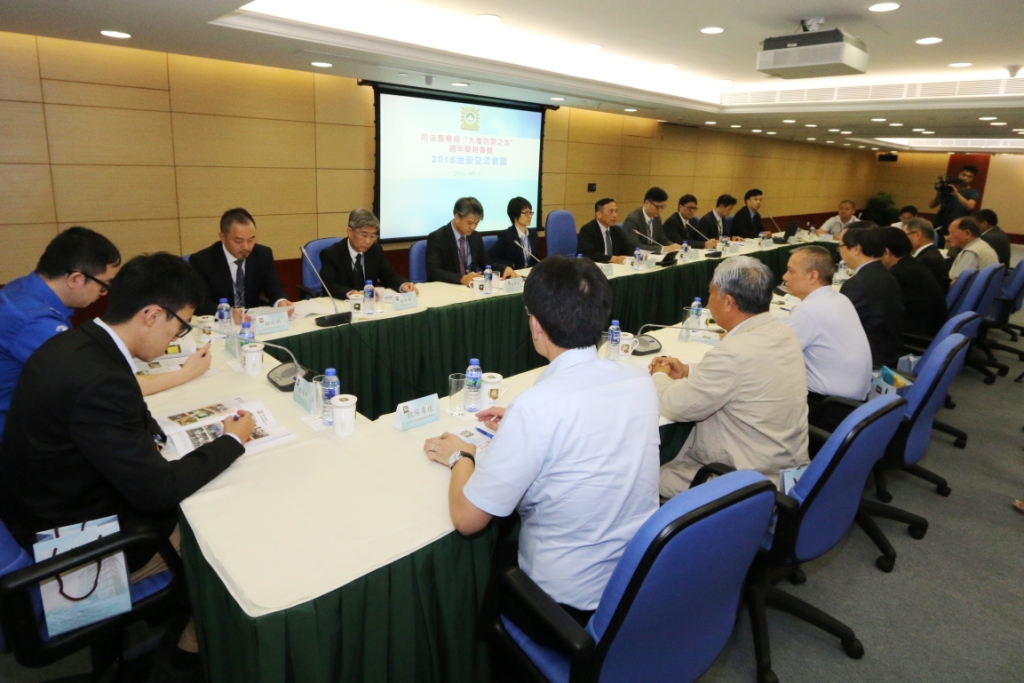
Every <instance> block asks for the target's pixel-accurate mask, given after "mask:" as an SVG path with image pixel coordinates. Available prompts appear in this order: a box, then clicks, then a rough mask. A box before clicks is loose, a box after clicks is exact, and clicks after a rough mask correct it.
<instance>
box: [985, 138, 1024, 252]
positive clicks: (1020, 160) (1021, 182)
mask: <svg viewBox="0 0 1024 683" xmlns="http://www.w3.org/2000/svg"><path fill="white" fill-rule="evenodd" d="M1022 197H1024V156H1022V155H1018V154H995V155H993V157H992V163H990V164H989V167H988V180H986V181H985V197H984V201H983V203H982V204H983V206H984V208H986V209H992V210H993V211H995V212H996V215H998V216H999V225H1000V227H1001V228H1002V229H1003V230H1005V231H1006V232H1013V233H1017V234H1024V223H1021V221H1020V214H1019V213H1018V212H1019V210H1020V208H1019V207H1020V202H1021V198H1022Z"/></svg>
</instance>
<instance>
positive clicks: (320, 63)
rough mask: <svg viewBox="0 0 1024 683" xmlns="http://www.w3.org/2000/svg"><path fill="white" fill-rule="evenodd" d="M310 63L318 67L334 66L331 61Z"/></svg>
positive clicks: (327, 67)
mask: <svg viewBox="0 0 1024 683" xmlns="http://www.w3.org/2000/svg"><path fill="white" fill-rule="evenodd" d="M310 64H311V65H312V66H315V67H316V68H318V69H330V68H331V67H332V66H334V65H333V64H331V63H330V62H310Z"/></svg>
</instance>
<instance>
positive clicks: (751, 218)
mask: <svg viewBox="0 0 1024 683" xmlns="http://www.w3.org/2000/svg"><path fill="white" fill-rule="evenodd" d="M763 199H764V193H763V192H761V190H758V189H757V188H754V189H753V190H747V193H746V194H745V195H743V202H744V203H745V204H746V206H744V207H743V208H742V209H740V210H739V211H737V212H736V215H735V216H733V219H732V233H731V235H730V236H731V237H739V238H743V239H749V238H751V237H757V236H758V235H760V234H761V233H762V232H764V226H763V225H762V224H761V214H759V213H758V211H760V210H761V201H762V200H763Z"/></svg>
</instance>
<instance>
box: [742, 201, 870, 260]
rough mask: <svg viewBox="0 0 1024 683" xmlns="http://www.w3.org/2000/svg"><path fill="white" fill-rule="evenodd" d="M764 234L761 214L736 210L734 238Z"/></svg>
mask: <svg viewBox="0 0 1024 683" xmlns="http://www.w3.org/2000/svg"><path fill="white" fill-rule="evenodd" d="M762 232H764V226H762V225H761V214H759V213H755V214H754V215H753V217H751V215H750V209H748V208H747V207H746V206H744V207H742V208H740V209H737V210H736V215H735V216H733V219H732V230H731V233H732V235H731V236H732V237H747V238H750V237H757V236H758V235H760V234H761V233H762ZM882 267H883V268H884V267H885V266H882Z"/></svg>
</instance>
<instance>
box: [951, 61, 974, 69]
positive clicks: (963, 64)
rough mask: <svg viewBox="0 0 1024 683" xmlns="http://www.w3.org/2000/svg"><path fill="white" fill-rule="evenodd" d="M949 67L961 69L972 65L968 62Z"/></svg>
mask: <svg viewBox="0 0 1024 683" xmlns="http://www.w3.org/2000/svg"><path fill="white" fill-rule="evenodd" d="M950 66H951V67H953V68H954V69H963V68H965V67H968V66H974V65H973V64H971V63H970V62H953V63H952V64H950Z"/></svg>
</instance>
